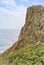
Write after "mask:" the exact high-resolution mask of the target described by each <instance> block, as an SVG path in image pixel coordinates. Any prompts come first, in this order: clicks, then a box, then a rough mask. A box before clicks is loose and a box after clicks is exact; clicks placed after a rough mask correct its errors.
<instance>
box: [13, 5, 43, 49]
mask: <svg viewBox="0 0 44 65" xmlns="http://www.w3.org/2000/svg"><path fill="white" fill-rule="evenodd" d="M42 37H44V6H41V5H38V6H34V5H33V6H32V7H29V8H27V13H26V20H25V25H24V26H23V27H22V29H21V33H20V36H19V38H18V41H17V42H16V44H15V45H13V46H14V47H13V48H14V49H17V48H20V47H22V46H24V45H25V44H27V43H29V44H32V43H33V42H38V41H41V39H42ZM42 41H44V38H43V39H42Z"/></svg>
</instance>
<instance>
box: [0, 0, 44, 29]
mask: <svg viewBox="0 0 44 65" xmlns="http://www.w3.org/2000/svg"><path fill="white" fill-rule="evenodd" d="M32 5H44V0H0V29H21V27H22V26H23V25H24V23H25V17H26V9H27V7H29V6H32Z"/></svg>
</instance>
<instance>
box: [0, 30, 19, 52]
mask: <svg viewBox="0 0 44 65" xmlns="http://www.w3.org/2000/svg"><path fill="white" fill-rule="evenodd" d="M19 33H20V31H19V30H17V29H0V53H2V52H3V51H5V50H6V49H8V48H9V47H10V46H12V45H13V44H14V43H15V42H16V41H17V39H18V36H19Z"/></svg>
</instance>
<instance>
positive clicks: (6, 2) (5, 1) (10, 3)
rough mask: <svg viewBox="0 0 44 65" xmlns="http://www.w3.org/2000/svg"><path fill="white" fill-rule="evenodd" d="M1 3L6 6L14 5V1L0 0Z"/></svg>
mask: <svg viewBox="0 0 44 65" xmlns="http://www.w3.org/2000/svg"><path fill="white" fill-rule="evenodd" d="M1 2H2V3H4V4H7V5H15V4H16V1H15V0H1Z"/></svg>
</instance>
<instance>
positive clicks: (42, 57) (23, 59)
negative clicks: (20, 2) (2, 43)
mask: <svg viewBox="0 0 44 65" xmlns="http://www.w3.org/2000/svg"><path fill="white" fill-rule="evenodd" d="M0 65H44V6H41V5H37V6H34V5H33V6H31V7H28V8H27V12H26V18H25V24H24V26H23V27H22V29H21V32H20V35H19V38H18V41H17V42H16V43H15V44H14V45H13V46H12V47H11V48H9V49H8V50H7V51H5V52H4V53H3V54H2V55H1V56H0Z"/></svg>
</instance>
